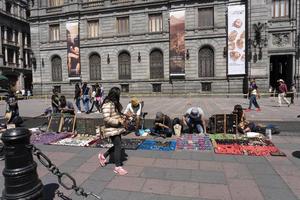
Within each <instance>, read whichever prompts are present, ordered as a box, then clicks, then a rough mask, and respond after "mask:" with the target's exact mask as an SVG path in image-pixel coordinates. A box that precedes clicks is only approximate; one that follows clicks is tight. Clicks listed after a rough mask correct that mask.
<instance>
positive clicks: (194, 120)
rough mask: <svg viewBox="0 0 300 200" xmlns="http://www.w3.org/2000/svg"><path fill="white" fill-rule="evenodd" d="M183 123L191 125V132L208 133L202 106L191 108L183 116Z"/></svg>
mask: <svg viewBox="0 0 300 200" xmlns="http://www.w3.org/2000/svg"><path fill="white" fill-rule="evenodd" d="M182 121H183V124H185V125H186V126H188V127H189V133H190V134H192V133H194V131H196V132H197V133H206V125H205V120H204V112H203V110H202V109H201V108H200V107H192V108H189V109H188V110H187V111H186V113H185V115H184V116H183V117H182Z"/></svg>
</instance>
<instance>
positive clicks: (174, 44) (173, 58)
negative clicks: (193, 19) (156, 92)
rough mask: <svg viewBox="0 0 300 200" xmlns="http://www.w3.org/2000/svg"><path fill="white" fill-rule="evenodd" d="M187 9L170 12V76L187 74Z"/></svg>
mask: <svg viewBox="0 0 300 200" xmlns="http://www.w3.org/2000/svg"><path fill="white" fill-rule="evenodd" d="M184 34H185V10H177V11H171V12H170V76H184V75H185V37H184Z"/></svg>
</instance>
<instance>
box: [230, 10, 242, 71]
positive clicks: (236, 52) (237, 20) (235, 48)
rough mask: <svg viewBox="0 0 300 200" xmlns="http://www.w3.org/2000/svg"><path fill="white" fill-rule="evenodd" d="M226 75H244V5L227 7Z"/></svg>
mask: <svg viewBox="0 0 300 200" xmlns="http://www.w3.org/2000/svg"><path fill="white" fill-rule="evenodd" d="M227 37H228V40H227V49H228V55H227V56H228V59H227V62H228V71H227V75H243V74H245V67H246V66H245V64H246V62H245V46H246V42H245V5H230V6H228V26H227Z"/></svg>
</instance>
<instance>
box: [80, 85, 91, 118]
mask: <svg viewBox="0 0 300 200" xmlns="http://www.w3.org/2000/svg"><path fill="white" fill-rule="evenodd" d="M81 91H82V102H83V108H84V112H85V113H86V114H89V113H90V104H89V102H90V99H91V91H90V88H89V87H88V85H87V83H86V82H84V83H83V86H82V88H81Z"/></svg>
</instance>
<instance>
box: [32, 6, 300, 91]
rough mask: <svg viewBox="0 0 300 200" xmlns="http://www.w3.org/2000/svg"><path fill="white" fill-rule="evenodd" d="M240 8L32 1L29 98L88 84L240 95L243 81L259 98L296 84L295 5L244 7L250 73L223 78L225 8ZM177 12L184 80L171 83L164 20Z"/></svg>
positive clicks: (225, 35)
mask: <svg viewBox="0 0 300 200" xmlns="http://www.w3.org/2000/svg"><path fill="white" fill-rule="evenodd" d="M241 3H247V2H245V1H244V0H241V1H239V0H238V1H232V0H230V1H225V0H203V1H202V0H200V1H199V0H198V1H196V0H189V1H184V0H168V1H166V0H35V1H34V4H33V5H32V7H31V18H30V22H31V38H32V49H33V53H34V54H33V57H34V59H35V60H36V69H35V70H34V71H33V84H34V91H35V93H49V92H50V91H52V89H53V88H54V87H55V88H56V89H58V90H60V91H62V92H64V93H66V94H73V88H74V83H75V82H77V81H86V82H89V83H90V84H95V83H101V84H102V85H103V86H104V88H106V89H108V88H110V87H112V86H119V87H121V88H122V91H123V92H129V93H132V94H134V93H138V94H141V93H148V94H149V93H166V94H171V93H173V94H187V93H227V92H230V93H242V92H243V88H244V89H245V85H246V88H247V82H246V83H245V81H243V80H247V78H256V79H257V82H258V84H259V86H260V88H261V89H262V90H264V91H268V89H269V87H270V85H272V86H273V87H275V86H276V80H277V79H278V78H283V79H285V80H286V81H287V83H288V84H289V85H290V84H291V83H292V82H294V81H295V80H297V81H298V82H299V62H298V60H297V59H296V58H297V56H296V53H297V52H296V43H295V41H296V39H297V35H298V32H299V28H298V27H299V7H300V5H299V1H297V0H251V1H249V2H248V3H247V4H248V12H247V16H248V18H247V19H248V30H249V31H248V38H249V42H248V44H249V45H248V55H247V56H246V57H247V58H246V59H247V60H248V63H247V64H248V65H247V72H248V73H247V76H246V79H244V77H243V76H235V77H227V66H226V63H227V58H226V51H227V49H226V46H227V45H226V44H227V33H226V30H227V25H226V22H227V20H226V19H227V17H226V13H227V6H228V5H229V4H241ZM176 9H184V10H185V13H186V16H185V48H186V61H185V77H184V78H183V79H171V80H170V76H169V41H170V40H169V13H170V11H172V10H176ZM297 19H298V20H297ZM75 20H78V21H79V24H80V28H79V29H80V31H79V33H80V34H79V37H80V62H81V77H80V80H74V79H70V78H69V77H68V69H67V38H66V23H67V22H68V21H75ZM255 24H256V26H255ZM259 28H261V29H259ZM255 30H256V31H255ZM257 31H258V32H260V36H261V39H259V41H258V39H257V37H256V36H257V35H256V34H257ZM279 63H281V64H279ZM243 84H244V85H243Z"/></svg>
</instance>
